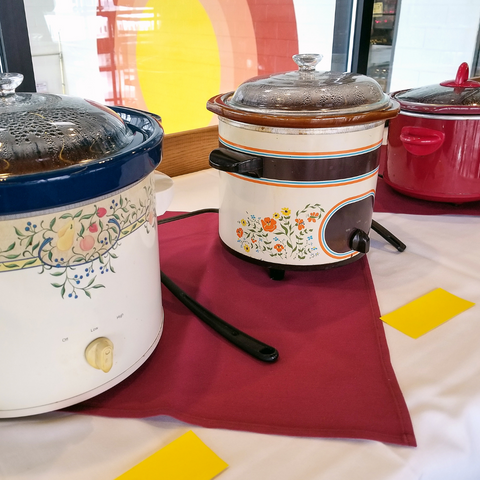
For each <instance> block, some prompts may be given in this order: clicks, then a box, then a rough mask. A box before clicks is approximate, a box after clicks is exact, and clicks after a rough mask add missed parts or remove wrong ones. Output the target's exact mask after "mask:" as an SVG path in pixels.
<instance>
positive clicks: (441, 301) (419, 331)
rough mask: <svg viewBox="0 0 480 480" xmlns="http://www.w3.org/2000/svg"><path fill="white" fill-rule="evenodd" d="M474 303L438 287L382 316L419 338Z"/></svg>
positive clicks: (407, 333)
mask: <svg viewBox="0 0 480 480" xmlns="http://www.w3.org/2000/svg"><path fill="white" fill-rule="evenodd" d="M474 305H475V304H474V303H472V302H469V301H467V300H463V299H462V298H459V297H457V296H455V295H453V294H451V293H448V292H447V291H446V290H443V289H442V288H437V289H435V290H433V291H432V292H430V293H427V294H426V295H424V296H423V297H420V298H417V299H416V300H414V301H413V302H410V303H408V304H407V305H404V306H403V307H400V308H399V309H397V310H395V311H393V312H391V313H387V314H386V315H383V316H382V317H380V318H381V319H382V320H383V321H384V322H385V323H388V324H389V325H391V326H392V327H394V328H396V329H397V330H400V331H401V332H403V333H405V334H406V335H408V336H409V337H412V338H418V337H420V336H421V335H423V334H424V333H427V332H429V331H430V330H433V329H434V328H436V327H438V326H439V325H441V324H442V323H445V322H446V321H447V320H450V319H451V318H452V317H454V316H455V315H458V314H459V313H462V312H463V311H464V310H467V309H468V308H470V307H473V306H474Z"/></svg>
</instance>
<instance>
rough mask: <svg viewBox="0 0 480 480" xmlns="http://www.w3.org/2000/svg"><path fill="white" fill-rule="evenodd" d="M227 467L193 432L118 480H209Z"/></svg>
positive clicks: (161, 450) (178, 439) (186, 434)
mask: <svg viewBox="0 0 480 480" xmlns="http://www.w3.org/2000/svg"><path fill="white" fill-rule="evenodd" d="M227 467H228V465H227V464H226V463H225V462H224V461H223V460H222V459H221V458H220V457H218V456H217V455H216V454H215V453H214V452H212V450H210V449H209V448H208V447H207V446H206V445H205V444H204V443H203V442H202V441H201V440H200V439H199V438H198V437H197V436H196V435H195V434H194V433H193V432H192V431H189V432H187V433H185V434H184V435H182V436H181V437H179V438H177V439H176V440H174V441H173V442H172V443H169V444H168V445H167V446H166V447H163V448H162V449H160V450H159V451H158V452H156V453H154V454H153V455H151V456H150V457H148V458H146V459H145V460H144V461H143V462H141V463H139V464H138V465H136V466H135V467H133V468H131V469H130V470H128V471H127V472H125V473H124V474H123V475H120V476H119V477H118V478H117V480H157V479H162V480H211V479H212V478H213V477H215V476H216V475H218V474H219V473H220V472H222V471H223V470H225V468H227Z"/></svg>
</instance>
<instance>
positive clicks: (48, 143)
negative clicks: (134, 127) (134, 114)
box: [0, 73, 133, 179]
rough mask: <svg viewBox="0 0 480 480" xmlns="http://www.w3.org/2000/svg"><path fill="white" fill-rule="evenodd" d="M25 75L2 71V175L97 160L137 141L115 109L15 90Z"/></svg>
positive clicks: (0, 110)
mask: <svg viewBox="0 0 480 480" xmlns="http://www.w3.org/2000/svg"><path fill="white" fill-rule="evenodd" d="M22 80H23V75H21V74H17V73H0V179H1V178H2V177H4V178H5V177H6V176H11V175H23V174H31V173H39V172H46V171H51V170H57V169H62V168H65V167H69V166H71V165H76V164H83V163H88V162H92V161H97V160H99V159H101V158H105V157H108V156H110V155H113V154H115V153H116V152H118V151H119V150H121V149H122V148H124V147H126V146H127V145H129V144H130V142H131V141H132V138H133V132H132V131H131V130H130V129H129V128H128V127H127V126H126V125H125V123H124V122H123V120H122V119H121V118H120V116H119V115H117V113H115V112H114V111H113V110H111V109H109V108H107V107H105V106H103V105H100V104H98V103H96V102H93V101H89V100H84V99H82V98H78V97H69V96H64V95H53V94H38V93H15V88H16V87H18V85H20V83H21V82H22Z"/></svg>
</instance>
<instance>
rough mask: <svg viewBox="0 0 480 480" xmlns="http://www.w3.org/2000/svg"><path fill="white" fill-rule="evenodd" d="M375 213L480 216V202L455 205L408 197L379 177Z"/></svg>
mask: <svg viewBox="0 0 480 480" xmlns="http://www.w3.org/2000/svg"><path fill="white" fill-rule="evenodd" d="M374 211H375V212H386V213H407V214H412V215H480V201H478V202H468V203H462V204H458V205H454V204H453V203H443V202H432V201H428V200H421V199H418V198H413V197H408V196H407V195H403V194H402V193H399V192H397V191H396V190H394V189H393V188H392V187H390V186H389V185H387V183H385V180H383V178H381V177H379V178H378V182H377V191H376V194H375V206H374Z"/></svg>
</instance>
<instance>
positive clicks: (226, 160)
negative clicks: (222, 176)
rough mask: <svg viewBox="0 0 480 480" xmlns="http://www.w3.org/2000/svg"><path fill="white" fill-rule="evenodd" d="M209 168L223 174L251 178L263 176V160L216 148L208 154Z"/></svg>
mask: <svg viewBox="0 0 480 480" xmlns="http://www.w3.org/2000/svg"><path fill="white" fill-rule="evenodd" d="M209 163H210V166H211V167H213V168H216V169H217V170H222V171H223V172H233V173H241V174H244V175H251V176H252V177H261V176H262V174H263V159H262V157H255V156H252V155H248V154H246V153H242V152H236V151H234V150H230V149H228V148H222V147H220V148H216V149H215V150H212V152H210V159H209Z"/></svg>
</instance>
